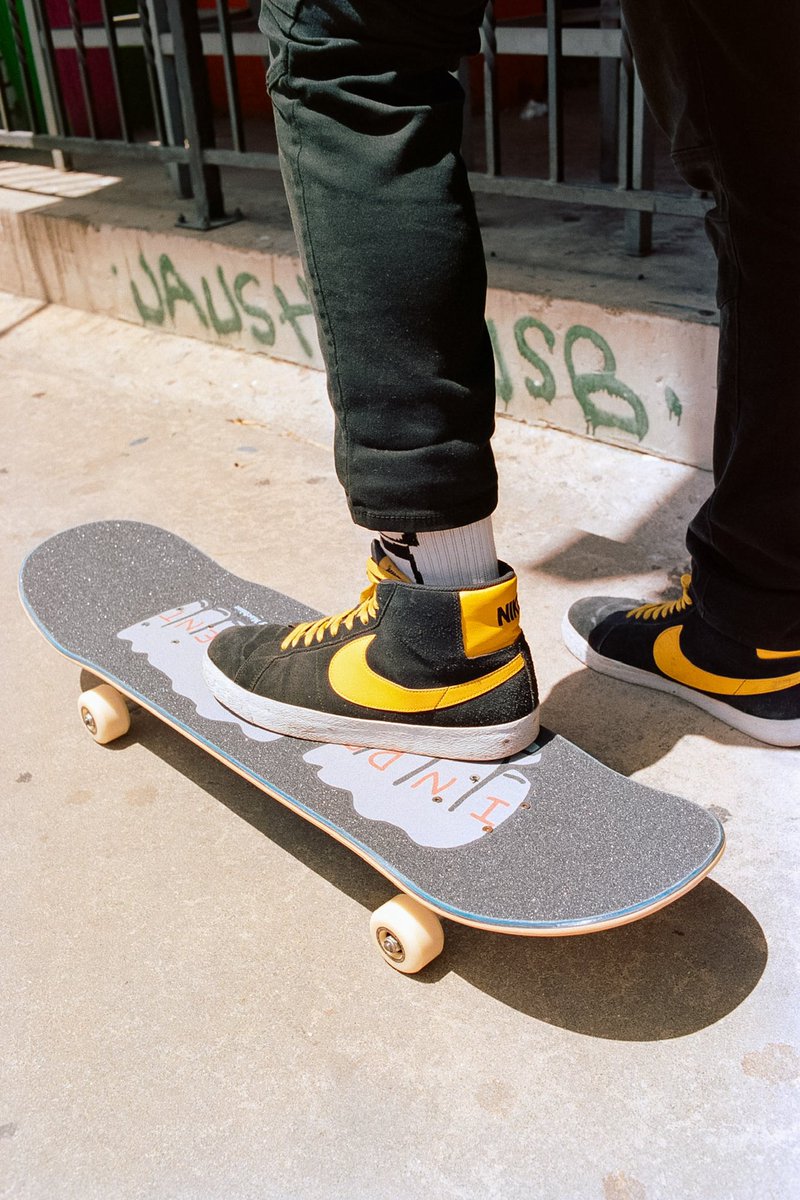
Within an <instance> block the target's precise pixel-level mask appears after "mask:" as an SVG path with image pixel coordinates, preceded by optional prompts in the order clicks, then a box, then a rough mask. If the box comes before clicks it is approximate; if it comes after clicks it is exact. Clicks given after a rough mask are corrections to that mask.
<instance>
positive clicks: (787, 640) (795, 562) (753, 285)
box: [565, 0, 800, 745]
mask: <svg viewBox="0 0 800 1200" xmlns="http://www.w3.org/2000/svg"><path fill="white" fill-rule="evenodd" d="M623 12H624V15H625V19H626V23H627V27H628V31H629V34H630V38H631V42H632V45H633V51H634V57H635V59H636V62H637V66H638V69H639V72H640V75H641V78H642V83H643V86H644V88H645V92H646V95H647V97H648V100H649V102H650V105H651V108H652V109H653V112H654V115H655V117H656V119H657V120H658V121H659V123H660V124H661V126H662V127H663V128H664V130H665V131H666V132H667V134H668V136H669V137H670V141H671V146H672V152H673V157H674V161H675V163H676V166H677V167H678V169H679V170H680V172H681V173H682V174H683V176H684V178H686V180H687V181H688V182H689V183H691V184H692V185H693V186H694V187H698V188H703V189H705V190H708V191H710V192H712V194H713V195H714V198H715V201H716V203H715V206H714V208H713V209H712V210H711V212H710V213H709V215H708V217H707V230H708V233H709V236H710V238H711V241H712V244H713V246H714V249H715V251H716V254H717V259H718V290H717V297H718V303H719V306H720V343H719V359H718V392H717V411H716V422H715V434H714V490H713V493H712V495H711V497H710V498H709V500H708V501H707V502H706V503H705V504H704V505H703V507H702V508H701V510H700V512H699V513H698V514H697V515H696V517H695V518H694V520H693V521H692V522H691V525H690V527H689V531H688V536H687V546H688V549H689V552H690V554H691V556H692V575H691V582H690V583H689V582H688V580H687V583H686V590H685V595H684V597H683V599H682V600H681V601H680V602H678V603H677V604H676V605H675V606H672V608H669V606H663V605H662V606H658V605H645V606H640V605H638V604H635V603H634V602H633V601H631V602H629V603H628V606H627V609H624V610H622V609H621V607H620V606H621V602H620V600H618V599H617V600H616V601H613V600H611V599H608V600H606V599H605V598H602V599H599V600H595V601H589V600H587V601H583V602H581V603H580V604H579V605H576V606H574V608H573V610H571V613H570V614H569V615H568V617H567V620H566V622H565V637H566V639H567V642H568V644H569V645H570V648H571V649H573V650H574V651H575V652H576V653H577V654H578V655H579V656H580V657H581V658H582V659H583V661H587V662H589V664H590V665H592V666H594V667H595V668H596V669H598V670H601V671H605V672H606V673H610V674H615V675H617V676H619V677H620V678H627V679H630V680H631V681H632V682H639V683H645V684H647V685H649V686H654V687H659V688H663V690H667V691H671V692H674V693H675V694H678V695H681V696H683V697H684V698H686V699H690V700H692V701H693V702H694V703H696V704H699V705H700V706H701V707H703V708H706V709H707V710H708V711H711V712H713V713H715V715H717V716H719V717H721V718H722V719H723V720H726V721H728V722H729V723H730V724H732V725H734V726H736V727H737V728H740V729H744V730H745V731H746V732H748V733H752V734H753V735H754V736H757V737H762V738H764V740H767V741H776V742H778V743H779V744H789V745H792V744H797V743H798V742H800V671H798V669H797V668H798V667H800V662H798V657H800V470H799V469H798V463H800V384H798V379H797V371H796V364H795V357H796V355H797V350H796V330H797V328H798V327H800V287H798V283H797V280H798V277H799V276H800V229H798V225H797V211H798V207H800V74H799V73H798V71H797V66H796V50H797V46H798V45H800V7H798V6H797V5H796V4H795V3H794V2H793V0H782V2H780V3H777V4H775V5H773V6H771V8H770V13H769V19H768V20H766V19H764V18H763V17H759V15H758V14H754V13H753V12H752V11H751V10H749V9H745V8H743V7H741V6H736V5H731V4H729V3H727V0H623ZM667 608H669V611H667ZM792 668H794V670H793V669H792Z"/></svg>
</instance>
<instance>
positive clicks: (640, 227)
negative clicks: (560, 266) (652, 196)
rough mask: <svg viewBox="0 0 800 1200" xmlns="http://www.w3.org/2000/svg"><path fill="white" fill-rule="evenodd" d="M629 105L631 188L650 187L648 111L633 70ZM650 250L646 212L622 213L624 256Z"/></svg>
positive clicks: (650, 226) (650, 218)
mask: <svg viewBox="0 0 800 1200" xmlns="http://www.w3.org/2000/svg"><path fill="white" fill-rule="evenodd" d="M632 99H633V104H632V120H631V170H630V186H631V188H635V189H639V188H646V189H649V188H652V186H653V125H652V117H651V116H650V110H649V109H648V107H647V101H646V100H645V97H644V90H643V88H642V82H641V80H640V79H639V76H638V74H637V72H636V69H635V67H634V73H633V97H632ZM652 248H653V214H652V213H648V212H635V211H631V212H626V214H625V251H626V253H627V254H633V255H645V254H649V253H650V252H651V250H652Z"/></svg>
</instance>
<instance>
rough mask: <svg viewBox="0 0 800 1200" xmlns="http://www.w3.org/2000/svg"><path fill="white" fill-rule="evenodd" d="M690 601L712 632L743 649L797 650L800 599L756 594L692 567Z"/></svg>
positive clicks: (778, 594) (746, 587)
mask: <svg viewBox="0 0 800 1200" xmlns="http://www.w3.org/2000/svg"><path fill="white" fill-rule="evenodd" d="M692 597H693V599H694V601H695V604H696V605H697V611H698V612H699V613H700V616H701V617H702V618H703V620H704V621H706V622H707V623H708V624H709V625H710V626H711V627H712V629H716V631H717V633H722V634H724V635H725V637H729V638H732V639H733V640H734V641H735V642H739V643H740V644H741V645H743V646H749V647H751V648H758V649H759V650H798V649H800V595H796V594H792V593H790V592H774V591H763V590H761V591H759V590H758V589H756V588H752V587H749V586H746V585H744V584H741V583H739V582H737V581H736V580H732V579H724V578H721V577H718V576H716V575H715V574H711V573H709V572H707V571H703V570H702V569H699V568H698V566H697V564H696V563H695V564H694V566H693V570H692Z"/></svg>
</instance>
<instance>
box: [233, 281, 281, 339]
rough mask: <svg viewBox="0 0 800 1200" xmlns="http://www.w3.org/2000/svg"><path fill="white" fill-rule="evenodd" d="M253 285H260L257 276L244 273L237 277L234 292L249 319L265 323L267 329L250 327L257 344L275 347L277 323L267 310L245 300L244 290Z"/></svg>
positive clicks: (234, 282) (255, 326)
mask: <svg viewBox="0 0 800 1200" xmlns="http://www.w3.org/2000/svg"><path fill="white" fill-rule="evenodd" d="M251 283H254V284H255V285H256V287H259V286H260V284H259V282H258V280H257V279H256V277H255V275H248V273H247V272H246V271H243V272H242V273H241V275H237V276H236V278H235V279H234V281H233V290H234V292H235V294H236V299H237V300H238V301H239V303H240V304H241V306H242V310H243V311H244V312H246V313H247V315H248V317H255V318H256V320H257V321H263V322H264V324H265V325H266V329H259V327H258V326H257V325H251V326H250V332H251V333H252V335H253V337H254V338H255V339H256V341H257V342H261V345H262V346H274V345H275V322H274V321H273V319H272V317H271V316H270V315H269V313H268V312H267V310H266V309H265V308H259V307H258V305H257V304H250V303H249V301H247V300H245V298H244V289H245V288H246V287H247V286H248V285H249V284H251Z"/></svg>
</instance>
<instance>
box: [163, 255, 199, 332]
mask: <svg viewBox="0 0 800 1200" xmlns="http://www.w3.org/2000/svg"><path fill="white" fill-rule="evenodd" d="M158 268H159V271H160V272H161V282H162V284H163V285H164V299H165V301H166V304H167V311H168V313H169V315H170V317H171V319H172V320H173V321H174V320H175V305H176V304H177V303H178V301H179V300H182V301H183V302H184V303H186V304H191V306H192V308H193V309H194V311H195V312H196V313H197V318H198V320H199V321H200V324H201V325H202V326H203V327H204V329H208V317H207V316H206V314H205V313H204V312H203V310H202V308H201V307H200V304H199V303H198V300H197V297H196V296H195V294H194V292H193V291H192V289H191V288H190V287H189V285H188V283H186V281H185V280H184V279H182V278H181V276H180V275H179V274H178V272H177V271H176V270H175V267H174V266H173V265H172V259H171V258H170V257H169V256H168V255H167V254H162V255H161V257H160V258H159V260H158Z"/></svg>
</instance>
